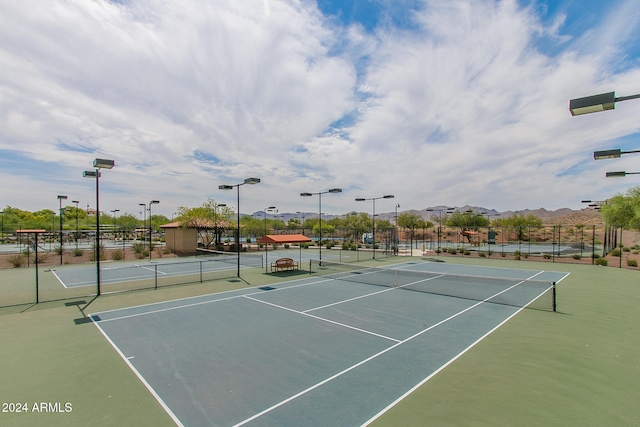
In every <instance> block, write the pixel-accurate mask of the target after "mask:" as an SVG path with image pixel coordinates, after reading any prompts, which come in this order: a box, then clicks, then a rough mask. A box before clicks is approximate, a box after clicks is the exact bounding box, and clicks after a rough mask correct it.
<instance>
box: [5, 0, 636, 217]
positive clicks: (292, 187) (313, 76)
mask: <svg viewBox="0 0 640 427" xmlns="http://www.w3.org/2000/svg"><path fill="white" fill-rule="evenodd" d="M394 4H395V3H394V2H391V3H390V4H389V5H388V6H389V7H394ZM632 4H633V2H627V3H624V4H623V5H622V6H620V7H611V9H610V11H609V13H608V15H607V17H606V19H605V21H604V22H603V24H602V25H601V26H599V27H596V28H593V29H591V30H590V31H589V32H586V33H584V34H579V33H577V34H571V35H567V34H565V33H564V32H563V25H564V23H565V22H566V15H564V14H559V15H558V16H557V17H556V18H555V19H552V20H551V24H550V26H548V27H545V26H544V24H543V23H542V22H541V20H540V19H539V17H538V16H537V15H536V14H535V13H536V12H535V10H534V9H533V8H521V7H520V6H519V5H518V3H517V2H515V1H502V2H493V1H481V0H473V1H425V3H424V8H423V9H422V10H418V11H416V12H415V14H414V15H413V16H414V19H415V22H414V25H413V26H412V27H411V28H412V29H410V30H409V29H405V28H394V27H392V26H388V22H387V23H386V24H385V25H387V26H385V27H384V28H379V29H378V30H377V31H375V32H373V33H368V32H366V31H365V30H364V28H363V27H361V26H358V25H352V26H349V27H347V28H342V27H340V25H339V23H337V22H336V21H334V20H332V19H327V18H325V17H323V16H322V15H321V14H320V12H319V11H318V9H317V8H316V6H315V3H313V2H311V1H306V0H305V1H293V0H291V1H284V0H281V1H277V0H268V1H267V0H263V1H258V0H234V1H223V0H218V1H214V2H205V3H202V2H197V1H189V0H181V1H148V0H132V1H130V2H126V3H124V4H119V3H109V2H106V1H99V0H95V1H85V0H75V1H67V2H45V3H40V4H39V5H38V7H37V8H35V7H33V6H32V5H31V4H30V3H28V2H27V3H24V2H9V3H6V4H3V5H2V6H0V40H2V42H0V61H1V62H2V63H3V68H2V70H1V71H0V90H1V91H2V93H3V96H2V98H1V99H0V150H10V151H6V152H7V153H9V152H11V153H15V154H16V155H17V157H19V158H20V159H23V158H26V159H29V160H30V161H29V162H25V164H24V165H16V164H13V163H11V164H9V163H7V168H6V169H5V170H4V171H0V179H1V182H2V194H3V199H2V200H1V201H0V203H2V204H10V205H13V206H17V207H22V208H25V209H34V210H35V209H40V208H42V207H43V206H42V205H41V204H42V200H43V199H44V200H47V198H51V199H52V200H54V199H55V193H61V192H62V193H71V192H76V193H78V195H77V196H76V195H70V197H72V198H84V199H86V200H89V201H91V200H93V195H92V187H91V185H90V183H88V182H83V181H82V180H81V179H80V178H79V177H80V174H81V171H82V170H84V169H86V168H88V167H90V164H91V160H92V159H93V158H94V157H108V158H114V159H116V164H117V166H116V168H114V169H113V170H112V171H109V172H108V174H105V184H104V198H105V203H111V204H116V203H119V204H120V205H119V206H115V207H114V208H118V209H120V210H121V211H124V212H126V211H127V210H130V211H131V212H135V211H136V210H137V209H138V208H137V203H139V202H144V201H145V200H147V199H151V198H160V199H161V205H160V206H159V207H158V212H164V213H166V214H170V213H172V212H173V211H175V207H176V206H178V205H189V206H193V205H197V204H200V203H201V202H203V201H205V200H206V199H207V198H209V197H213V198H216V199H220V201H222V202H225V203H229V204H230V205H233V203H234V201H235V198H234V197H235V196H234V195H232V194H231V192H227V193H223V192H219V191H218V190H217V186H218V185H219V184H222V183H235V182H240V181H241V180H242V179H244V178H246V177H247V176H258V177H260V178H261V179H262V183H261V184H260V185H259V186H255V187H251V189H248V188H247V190H246V195H245V196H244V197H246V201H244V202H243V211H246V212H250V211H253V210H258V209H262V208H263V207H264V206H269V205H274V204H277V205H278V206H279V209H280V211H283V212H284V211H297V210H302V209H305V210H310V211H315V210H316V209H317V206H316V205H315V203H316V201H314V200H310V199H302V198H300V197H299V193H300V192H301V191H320V190H323V189H327V188H330V187H343V188H344V189H345V193H344V194H343V195H335V196H334V195H332V197H331V198H329V197H327V198H326V199H328V200H326V201H325V199H323V204H324V203H327V211H329V209H334V213H343V212H348V211H351V210H353V209H363V208H362V207H358V206H356V205H355V204H354V202H353V198H355V197H359V196H363V197H372V196H376V195H378V193H379V194H383V193H384V194H386V193H394V194H395V195H396V199H395V202H397V203H400V204H401V205H402V206H403V207H406V208H407V209H410V208H424V207H427V206H429V205H438V204H441V205H445V204H446V205H464V204H467V203H469V204H477V205H484V206H486V207H489V208H497V209H519V208H528V207H529V208H537V207H540V206H544V207H547V208H558V207H563V206H570V207H578V206H579V200H580V198H581V197H582V195H583V192H584V193H588V194H585V195H588V196H589V197H595V198H598V197H600V198H604V197H606V196H608V195H609V194H607V192H608V191H610V190H611V185H612V184H610V183H609V182H605V181H604V180H603V179H602V178H601V175H600V172H601V168H602V167H604V166H601V165H600V164H597V165H596V164H593V163H591V162H592V161H591V160H590V154H591V151H593V149H599V148H608V146H609V145H610V144H615V141H611V142H610V143H609V142H607V141H608V140H613V139H614V138H619V137H623V136H626V135H629V134H632V133H634V132H637V131H638V130H639V129H638V125H637V120H636V117H637V110H633V106H631V108H626V106H622V105H621V106H620V107H616V108H617V110H616V111H615V112H609V113H603V114H601V115H591V116H588V117H576V118H572V117H570V115H569V113H568V111H567V102H568V99H569V98H572V97H578V96H584V95H588V94H591V93H598V92H599V91H602V92H604V91H608V90H614V89H615V90H617V91H618V92H619V93H623V91H625V92H626V93H625V94H629V93H635V92H634V91H637V87H635V88H634V85H636V84H637V83H636V82H637V81H638V77H639V74H640V70H639V69H638V68H637V67H635V68H634V65H629V64H630V63H631V64H633V61H629V63H625V65H626V66H625V67H619V65H620V62H619V61H621V60H623V61H624V60H625V58H624V55H623V56H622V59H620V57H619V56H617V55H614V54H613V53H614V52H615V53H617V54H620V53H621V50H622V49H623V46H625V45H626V43H628V41H629V40H630V39H631V38H632V37H634V35H633V34H635V33H637V30H638V21H639V19H638V16H637V15H638V14H637V13H634V10H635V9H633V8H632V6H631V5H632ZM615 19H617V20H620V19H622V20H624V22H625V24H626V27H625V28H628V30H627V31H625V32H624V33H623V34H622V37H621V36H620V33H619V32H616V27H619V25H613V26H612V25H610V22H611V21H612V20H615ZM541 35H544V36H550V38H551V39H553V40H555V43H557V47H558V49H557V50H559V51H560V52H559V53H557V54H556V55H555V56H549V55H545V54H544V53H542V52H541V50H539V49H537V48H536V42H537V41H538V40H539V37H542V36H541ZM596 39H597V40H600V42H599V44H597V45H596V46H595V47H594V45H593V44H592V43H591V41H592V40H596ZM562 49H565V50H564V51H562ZM612 63H615V65H616V69H618V68H619V69H623V71H615V72H612V71H610V66H611V65H612ZM636 108H637V106H636ZM336 123H343V124H342V125H339V124H336ZM330 126H333V127H330ZM603 144H604V145H606V147H603ZM18 161H19V162H23V160H16V162H18ZM34 165H35V166H34ZM1 166H3V164H2V163H0V167H1ZM20 166H22V167H20ZM30 168H31V169H30ZM47 170H51V171H54V173H52V176H51V177H48V178H46V179H43V180H38V178H37V177H38V175H39V174H42V172H43V171H47ZM596 172H597V174H596ZM20 176H23V177H26V176H28V177H29V178H28V179H29V181H26V180H20V179H18V177H20ZM22 186H28V187H30V188H35V187H37V188H38V190H37V193H33V196H34V197H33V199H29V197H25V192H24V191H21V187H22ZM244 193H245V191H244V190H243V194H244ZM356 193H357V194H356ZM47 194H50V197H49V196H47ZM244 197H243V198H244ZM83 203H84V202H83ZM91 203H92V202H91ZM381 209H385V208H384V207H382V206H381ZM389 209H390V210H391V207H389Z"/></svg>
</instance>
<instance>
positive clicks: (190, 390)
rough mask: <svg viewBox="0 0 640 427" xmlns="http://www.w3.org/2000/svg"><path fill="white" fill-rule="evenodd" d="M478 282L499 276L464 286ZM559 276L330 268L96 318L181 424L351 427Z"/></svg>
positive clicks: (426, 267)
mask: <svg viewBox="0 0 640 427" xmlns="http://www.w3.org/2000/svg"><path fill="white" fill-rule="evenodd" d="M456 267H457V268H456ZM434 268H437V269H440V270H444V269H448V270H449V271H447V272H446V273H447V274H444V273H443V272H442V271H438V272H429V271H430V270H432V269H434ZM478 268H480V270H477V269H478ZM484 268H487V269H488V270H484ZM461 269H462V270H461ZM469 269H471V270H469ZM470 273H471V274H474V275H475V276H480V275H486V276H492V279H486V280H480V279H479V278H478V277H476V278H475V279H474V280H475V281H474V282H473V283H475V285H470V283H472V282H471V281H470V280H471V278H470V276H469V274H470ZM564 277H566V274H565V273H558V272H545V271H531V270H517V269H500V268H495V267H492V268H489V267H476V269H475V270H474V269H473V267H469V266H454V265H447V266H446V267H444V266H443V265H442V264H435V263H423V262H409V263H404V264H396V265H394V266H393V268H391V269H385V270H381V269H375V268H369V267H365V268H362V266H360V268H359V269H355V268H354V266H352V265H349V266H345V265H344V264H340V263H332V262H327V261H323V262H322V263H321V264H320V263H317V265H316V266H315V267H314V268H312V272H311V273H310V274H309V276H307V277H305V278H304V279H300V280H293V281H289V282H283V283H279V284H275V285H271V286H268V287H254V288H247V289H242V290H237V291H230V292H225V293H219V294H211V295H206V296H201V297H195V298H189V299H182V300H175V301H169V302H164V303H158V304H151V305H144V306H138V307H132V308H128V309H121V310H115V311H108V312H102V313H95V314H92V315H91V318H92V320H93V321H94V322H95V324H96V326H97V327H98V328H99V329H100V331H101V332H102V333H103V334H104V336H105V337H106V338H107V339H108V340H109V342H110V343H111V344H112V345H113V347H114V348H115V349H116V350H117V351H118V353H119V354H120V355H121V357H122V358H123V360H124V361H125V362H126V363H127V364H128V365H129V366H130V368H131V369H132V370H133V371H134V372H135V373H136V375H138V377H139V378H140V380H141V381H142V382H143V383H144V384H145V385H146V386H147V388H148V389H149V390H150V392H151V393H152V394H153V395H154V396H155V397H156V399H157V400H158V401H159V402H160V403H161V404H162V405H163V407H164V408H165V410H166V411H167V413H169V415H170V416H171V417H172V418H173V419H174V421H175V422H176V423H177V424H179V425H221V426H228V425H255V426H282V425H323V426H324V425H334V426H340V425H345V426H347V425H348V426H353V425H363V424H366V423H368V422H370V421H371V420H373V419H375V418H376V417H377V416H378V415H379V414H381V413H383V412H384V411H385V410H386V409H388V408H390V407H391V406H393V405H394V404H395V403H396V402H398V401H399V400H400V399H402V397H403V396H405V395H406V394H408V393H410V392H411V391H412V390H413V389H415V388H416V387H417V386H419V385H420V384H422V383H424V382H425V381H427V380H428V379H429V378H431V377H432V376H433V375H435V374H436V373H437V372H439V371H440V370H441V369H443V368H444V367H446V366H447V365H448V364H450V363H451V362H452V361H453V360H455V359H456V358H457V357H459V356H460V355H461V354H463V353H464V352H465V351H467V350H468V349H469V348H471V347H472V346H473V345H474V344H475V343H477V342H478V341H479V340H481V339H482V338H483V337H485V336H486V335H488V334H489V333H490V332H491V331H493V330H495V329H496V328H497V327H499V326H500V325H501V324H503V323H504V322H506V321H507V320H508V319H509V318H511V317H512V316H513V315H515V314H516V313H517V312H518V311H520V310H521V309H522V307H523V306H525V305H527V304H529V303H530V302H531V301H533V300H535V299H536V298H537V297H539V296H541V295H542V297H541V298H543V297H545V296H546V295H547V294H548V291H549V289H550V287H549V285H550V283H551V282H559V281H560V280H562V279H563V278H564ZM535 279H537V280H535ZM470 286H471V287H470ZM407 290H409V292H407ZM412 291H417V292H412ZM549 315H552V314H551V313H549Z"/></svg>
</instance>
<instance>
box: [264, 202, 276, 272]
mask: <svg viewBox="0 0 640 427" xmlns="http://www.w3.org/2000/svg"><path fill="white" fill-rule="evenodd" d="M275 208H276V207H275V206H269V207H268V208H264V235H265V237H266V236H267V211H272V212H273V211H274V210H275ZM268 256H269V244H268V243H266V242H265V244H264V272H265V273H267V272H268V271H267V267H268V265H269V261H268V260H267V257H268Z"/></svg>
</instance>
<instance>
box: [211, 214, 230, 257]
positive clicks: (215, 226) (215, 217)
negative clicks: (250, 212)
mask: <svg viewBox="0 0 640 427" xmlns="http://www.w3.org/2000/svg"><path fill="white" fill-rule="evenodd" d="M226 206H227V205H226V204H224V203H216V204H215V205H213V242H214V243H215V245H216V249H218V243H220V242H219V241H218V208H224V207H226Z"/></svg>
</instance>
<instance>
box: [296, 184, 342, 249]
mask: <svg viewBox="0 0 640 427" xmlns="http://www.w3.org/2000/svg"><path fill="white" fill-rule="evenodd" d="M327 193H332V194H333V193H342V188H331V189H329V190H327V191H320V192H318V193H300V195H301V196H302V197H311V196H315V195H317V196H318V226H319V229H320V240H319V242H318V243H319V246H320V255H319V256H320V261H322V195H323V194H327Z"/></svg>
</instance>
